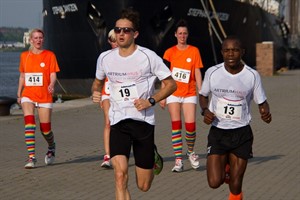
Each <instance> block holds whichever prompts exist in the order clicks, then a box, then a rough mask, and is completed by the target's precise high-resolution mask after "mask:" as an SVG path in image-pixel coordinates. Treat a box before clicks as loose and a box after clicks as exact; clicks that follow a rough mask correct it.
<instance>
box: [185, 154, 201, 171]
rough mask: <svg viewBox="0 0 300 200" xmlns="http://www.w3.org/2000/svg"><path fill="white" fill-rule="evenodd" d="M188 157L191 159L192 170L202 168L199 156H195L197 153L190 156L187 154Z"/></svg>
mask: <svg viewBox="0 0 300 200" xmlns="http://www.w3.org/2000/svg"><path fill="white" fill-rule="evenodd" d="M187 155H188V157H189V161H190V163H191V166H192V168H194V169H198V168H199V167H200V162H199V156H198V155H197V154H195V152H192V153H190V154H188V153H187Z"/></svg>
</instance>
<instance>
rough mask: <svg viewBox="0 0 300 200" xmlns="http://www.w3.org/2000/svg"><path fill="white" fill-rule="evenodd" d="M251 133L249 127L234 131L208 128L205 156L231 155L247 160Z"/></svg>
mask: <svg viewBox="0 0 300 200" xmlns="http://www.w3.org/2000/svg"><path fill="white" fill-rule="evenodd" d="M252 144H253V133H252V129H251V127H250V125H247V126H244V127H241V128H236V129H220V128H217V127H215V126H212V127H211V128H210V131H209V134H208V144H207V156H209V155H212V154H219V155H224V154H229V153H233V154H234V155H236V156H237V157H239V158H242V159H245V160H247V159H249V158H252V157H253V153H252Z"/></svg>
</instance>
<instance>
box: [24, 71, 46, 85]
mask: <svg viewBox="0 0 300 200" xmlns="http://www.w3.org/2000/svg"><path fill="white" fill-rule="evenodd" d="M25 86H43V73H25Z"/></svg>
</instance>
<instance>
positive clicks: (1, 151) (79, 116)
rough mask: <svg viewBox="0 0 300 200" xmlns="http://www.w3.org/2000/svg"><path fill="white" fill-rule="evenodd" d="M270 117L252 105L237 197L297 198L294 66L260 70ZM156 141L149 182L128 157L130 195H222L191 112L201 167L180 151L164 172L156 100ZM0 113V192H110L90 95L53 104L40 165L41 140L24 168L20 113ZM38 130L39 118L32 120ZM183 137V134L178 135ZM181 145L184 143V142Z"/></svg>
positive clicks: (164, 131) (166, 148)
mask: <svg viewBox="0 0 300 200" xmlns="http://www.w3.org/2000/svg"><path fill="white" fill-rule="evenodd" d="M262 80H263V84H264V88H265V90H266V93H267V97H268V101H269V103H270V107H271V112H272V115H273V121H272V123H271V124H270V125H268V124H266V123H264V122H263V121H262V120H261V119H260V117H259V113H258V109H257V106H256V105H253V107H252V110H253V112H252V113H253V122H252V123H251V126H252V129H253V132H254V135H255V140H254V145H253V151H254V158H253V159H251V160H249V164H248V168H247V171H246V174H245V178H244V184H243V192H244V199H245V200H298V199H300V168H299V166H300V157H299V152H300V145H299V144H300V134H299V133H300V120H299V119H300V114H299V113H300V109H299V102H300V70H294V71H287V72H283V73H280V74H278V75H275V76H272V77H262ZM156 111H157V112H156V117H157V126H156V144H157V146H158V149H159V152H160V153H161V155H162V156H163V157H164V160H165V163H164V169H163V171H162V172H161V174H160V175H158V176H156V177H155V179H154V181H153V185H152V188H151V189H150V190H149V191H148V192H146V193H144V192H141V191H139V190H138V189H137V187H136V184H135V175H134V159H133V158H130V168H129V190H130V192H131V195H132V199H133V200H185V199H189V200H227V198H228V193H229V190H228V185H226V184H224V185H222V186H221V187H220V188H218V189H215V190H213V189H211V188H209V187H208V184H207V180H206V169H205V161H206V160H205V151H206V136H207V133H208V130H209V126H207V125H205V124H204V123H203V122H202V116H201V115H200V114H199V113H198V114H197V141H196V146H195V151H196V153H198V154H199V155H200V158H201V167H200V169H198V170H193V169H192V168H191V166H190V165H189V163H188V160H187V159H186V158H185V159H184V167H185V169H184V172H183V173H172V172H171V169H172V167H173V165H174V157H173V152H172V146H171V134H170V132H171V128H170V119H169V114H168V112H167V110H165V111H163V110H161V109H160V108H159V106H156ZM11 113H12V114H11V115H10V116H1V117H0V132H1V133H0V156H1V157H0V158H1V165H0V172H1V173H0V199H3V200H27V199H41V200H48V199H49V200H50V199H56V200H68V199H70V200H89V199H90V200H94V199H95V200H96V199H99V200H101V199H109V200H113V199H114V176H113V171H112V170H105V169H102V168H100V163H101V161H102V158H103V153H104V150H103V139H102V129H103V114H102V111H101V110H100V109H99V108H98V107H97V105H94V104H92V102H91V100H90V99H79V100H73V101H68V102H65V103H62V104H55V107H54V112H53V117H52V127H53V131H54V134H55V139H56V142H57V157H56V162H55V164H54V165H52V166H45V164H44V155H45V153H46V150H47V149H46V148H47V145H46V142H45V141H44V139H43V138H42V136H41V134H39V131H37V134H36V153H37V154H36V156H37V159H38V163H37V166H38V167H37V168H36V169H33V170H25V169H24V164H25V161H26V157H27V152H26V148H25V143H24V133H23V132H24V131H23V129H24V127H23V116H22V112H21V111H20V110H12V111H11ZM37 130H39V126H37ZM184 145H185V142H184ZM184 151H186V146H184Z"/></svg>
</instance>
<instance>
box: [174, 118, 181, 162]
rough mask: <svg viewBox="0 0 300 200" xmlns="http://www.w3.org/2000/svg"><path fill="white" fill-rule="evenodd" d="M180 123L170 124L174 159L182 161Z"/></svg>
mask: <svg viewBox="0 0 300 200" xmlns="http://www.w3.org/2000/svg"><path fill="white" fill-rule="evenodd" d="M181 128H182V127H181V121H173V122H172V145H173V150H174V154H175V158H176V159H182V138H181Z"/></svg>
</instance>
